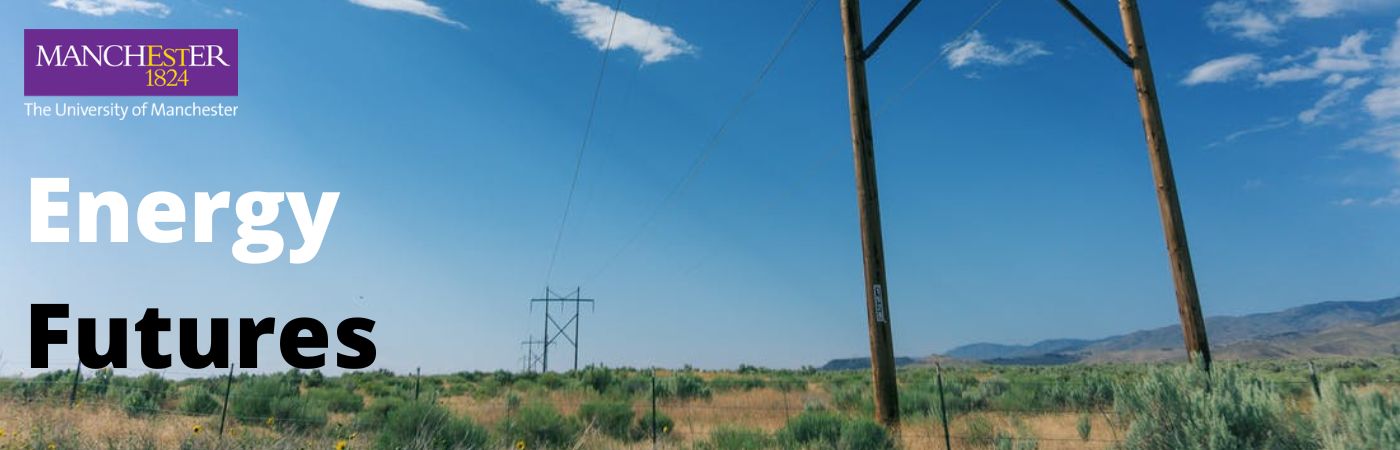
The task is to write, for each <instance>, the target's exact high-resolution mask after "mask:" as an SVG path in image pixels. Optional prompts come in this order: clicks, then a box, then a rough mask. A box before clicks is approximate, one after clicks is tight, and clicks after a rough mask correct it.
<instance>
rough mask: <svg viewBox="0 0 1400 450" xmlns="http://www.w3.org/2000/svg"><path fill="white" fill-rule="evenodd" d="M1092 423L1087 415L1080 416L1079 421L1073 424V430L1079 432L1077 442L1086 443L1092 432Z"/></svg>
mask: <svg viewBox="0 0 1400 450" xmlns="http://www.w3.org/2000/svg"><path fill="white" fill-rule="evenodd" d="M1093 426H1094V422H1093V419H1092V418H1091V417H1089V414H1087V413H1085V414H1080V415H1079V420H1077V421H1075V423H1074V430H1075V431H1077V432H1079V440H1081V441H1084V442H1088V441H1089V433H1091V432H1093Z"/></svg>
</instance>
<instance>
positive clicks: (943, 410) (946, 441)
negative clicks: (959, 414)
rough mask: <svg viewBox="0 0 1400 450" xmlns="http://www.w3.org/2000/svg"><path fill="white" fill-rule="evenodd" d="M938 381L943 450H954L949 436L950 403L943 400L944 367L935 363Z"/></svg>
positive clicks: (951, 438)
mask: <svg viewBox="0 0 1400 450" xmlns="http://www.w3.org/2000/svg"><path fill="white" fill-rule="evenodd" d="M933 367H934V368H935V369H937V372H935V374H936V375H937V376H936V378H937V379H938V416H939V419H941V420H942V421H943V448H944V449H945V450H953V437H952V436H951V435H950V434H948V403H947V402H945V401H944V400H943V365H942V364H939V363H933Z"/></svg>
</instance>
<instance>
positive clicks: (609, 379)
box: [579, 366, 617, 394]
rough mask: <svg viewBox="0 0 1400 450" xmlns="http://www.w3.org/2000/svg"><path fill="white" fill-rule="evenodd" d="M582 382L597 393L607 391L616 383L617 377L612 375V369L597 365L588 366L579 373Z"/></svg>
mask: <svg viewBox="0 0 1400 450" xmlns="http://www.w3.org/2000/svg"><path fill="white" fill-rule="evenodd" d="M579 378H582V381H583V384H584V385H585V386H588V387H590V388H592V389H593V390H594V391H596V392H598V393H599V394H604V393H607V392H608V391H609V390H611V389H612V386H613V384H615V383H617V377H615V376H613V371H612V369H608V368H607V367H599V366H588V367H585V368H584V369H583V371H582V372H580V373H579Z"/></svg>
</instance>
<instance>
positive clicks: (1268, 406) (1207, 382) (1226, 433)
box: [1114, 365, 1315, 450]
mask: <svg viewBox="0 0 1400 450" xmlns="http://www.w3.org/2000/svg"><path fill="white" fill-rule="evenodd" d="M1114 411H1115V412H1116V413H1117V414H1118V415H1119V417H1120V420H1122V423H1124V424H1127V428H1128V433H1127V435H1126V436H1125V440H1124V443H1123V447H1125V448H1130V449H1141V450H1158V449H1161V450H1217V449H1256V448H1259V449H1265V448H1266V449H1273V450H1288V449H1309V448H1314V447H1315V444H1314V443H1313V442H1312V439H1311V436H1310V435H1309V433H1308V430H1307V429H1306V426H1305V424H1304V422H1303V421H1302V420H1301V416H1300V415H1299V414H1297V413H1296V412H1294V411H1290V410H1289V408H1288V406H1287V405H1285V403H1284V401H1283V399H1282V398H1281V397H1280V396H1279V394H1278V393H1277V392H1276V391H1274V390H1273V389H1272V388H1271V387H1270V386H1269V385H1268V384H1265V383H1261V382H1259V380H1257V379H1251V378H1247V377H1245V376H1244V375H1243V374H1241V372H1240V371H1239V370H1238V369H1234V368H1231V367H1228V366H1217V367H1215V368H1214V370H1213V372H1211V374H1210V375H1209V376H1208V375H1206V373H1205V372H1204V371H1202V370H1200V369H1199V368H1197V367H1195V366H1194V365H1185V366H1180V367H1176V368H1167V369H1156V370H1153V371H1151V372H1150V373H1149V374H1148V375H1147V376H1146V377H1144V378H1143V379H1142V380H1141V381H1139V382H1137V383H1135V384H1130V385H1125V386H1121V387H1120V388H1119V389H1118V393H1117V398H1116V399H1115V405H1114Z"/></svg>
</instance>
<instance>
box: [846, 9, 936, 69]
mask: <svg viewBox="0 0 1400 450" xmlns="http://www.w3.org/2000/svg"><path fill="white" fill-rule="evenodd" d="M921 1H923V0H909V3H905V4H904V9H900V10H899V14H895V16H894V19H893V20H890V24H889V25H885V29H883V30H880V34H878V35H876V36H875V39H874V40H871V41H870V45H869V46H867V47H865V50H863V51H861V55H860V59H863V60H865V59H870V57H872V56H875V51H876V50H879V49H880V45H881V44H884V43H885V39H889V38H890V34H892V33H894V29H895V28H898V27H899V24H901V23H904V19H905V18H907V17H909V13H911V12H914V7H916V6H919V2H921Z"/></svg>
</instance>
